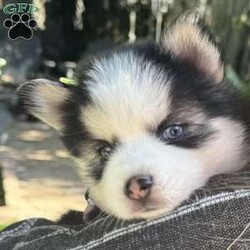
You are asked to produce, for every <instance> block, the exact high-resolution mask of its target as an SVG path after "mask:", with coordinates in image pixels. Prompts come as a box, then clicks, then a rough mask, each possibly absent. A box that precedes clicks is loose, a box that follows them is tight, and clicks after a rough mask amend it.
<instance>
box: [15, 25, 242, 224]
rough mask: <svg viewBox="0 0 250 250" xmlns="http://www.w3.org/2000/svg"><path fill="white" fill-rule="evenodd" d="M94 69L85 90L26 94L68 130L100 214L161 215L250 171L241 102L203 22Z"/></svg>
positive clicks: (46, 84)
mask: <svg viewBox="0 0 250 250" xmlns="http://www.w3.org/2000/svg"><path fill="white" fill-rule="evenodd" d="M86 65H87V67H85V68H82V69H81V70H80V74H79V78H78V85H77V86H74V87H65V86H62V85H60V84H59V83H55V82H51V81H48V80H41V79H40V80H34V81H31V82H28V83H26V84H24V85H22V86H21V87H20V90H19V91H20V96H21V98H22V99H23V101H24V103H25V104H26V106H27V108H28V109H29V111H30V112H31V113H32V114H34V115H35V116H37V117H38V118H40V119H41V120H43V121H45V122H46V123H48V124H49V125H51V126H52V127H54V128H55V129H56V130H58V131H59V133H60V135H61V137H62V140H63V142H64V143H65V145H66V147H67V149H68V150H69V152H70V153H71V154H72V156H73V158H74V160H75V161H76V163H77V164H78V166H79V168H80V170H81V173H82V177H83V180H84V183H85V184H86V186H87V187H88V188H89V190H90V195H91V197H92V199H93V200H94V201H95V202H96V204H97V205H98V206H99V207H100V208H101V209H103V210H105V211H106V212H108V213H111V214H113V215H115V216H117V217H119V218H122V219H133V218H152V217H157V216H159V215H161V214H162V213H165V212H168V211H170V210H172V209H174V208H175V207H176V206H178V205H179V204H180V203H181V202H182V201H184V200H185V199H187V198H188V197H189V196H190V194H191V193H192V192H193V191H194V190H195V189H197V188H199V187H201V186H202V185H204V184H205V182H206V181H207V180H208V178H209V177H211V176H212V175H215V174H219V173H222V172H226V171H231V170H234V169H236V168H237V167H240V166H242V165H243V164H244V162H245V160H244V157H243V154H242V152H243V142H244V125H243V124H242V123H241V121H240V117H239V115H238V109H237V105H236V103H237V100H236V98H235V95H234V93H233V92H232V91H231V90H229V89H228V86H227V85H226V84H225V83H224V82H223V81H222V80H223V79H222V78H223V67H222V64H221V61H220V55H219V53H218V50H217V49H216V47H215V46H214V45H213V44H212V43H211V42H209V40H208V38H207V36H206V35H204V34H202V32H201V30H200V29H199V27H198V26H197V25H196V24H192V23H190V22H186V23H184V22H179V23H177V24H175V25H174V26H173V27H172V28H170V29H169V30H168V31H167V32H166V33H165V34H164V35H163V37H162V42H161V44H160V45H155V44H139V45H133V46H127V47H123V48H121V49H118V50H116V51H114V52H110V53H108V54H104V55H99V56H98V57H95V58H93V59H92V60H91V61H90V62H89V63H88V64H86Z"/></svg>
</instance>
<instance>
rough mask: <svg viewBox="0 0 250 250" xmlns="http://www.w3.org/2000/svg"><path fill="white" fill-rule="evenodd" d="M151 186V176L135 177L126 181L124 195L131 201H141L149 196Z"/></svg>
mask: <svg viewBox="0 0 250 250" xmlns="http://www.w3.org/2000/svg"><path fill="white" fill-rule="evenodd" d="M152 186H153V177H152V176H150V175H149V176H135V177H132V178H130V179H129V180H128V182H127V184H126V186H125V194H126V195H127V196H128V198H129V199H131V200H143V199H145V198H147V197H148V196H149V194H150V190H151V187H152Z"/></svg>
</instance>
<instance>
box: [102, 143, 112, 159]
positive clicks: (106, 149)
mask: <svg viewBox="0 0 250 250" xmlns="http://www.w3.org/2000/svg"><path fill="white" fill-rule="evenodd" d="M111 152H112V147H111V146H103V147H101V148H100V149H99V154H100V156H101V157H102V159H103V160H108V159H109V156H110V154H111Z"/></svg>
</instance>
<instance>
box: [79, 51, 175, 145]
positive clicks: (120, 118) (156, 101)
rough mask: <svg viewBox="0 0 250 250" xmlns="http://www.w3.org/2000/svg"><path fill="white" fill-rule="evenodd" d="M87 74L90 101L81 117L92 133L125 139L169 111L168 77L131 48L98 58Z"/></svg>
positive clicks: (158, 120)
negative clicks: (92, 68) (130, 49)
mask: <svg viewBox="0 0 250 250" xmlns="http://www.w3.org/2000/svg"><path fill="white" fill-rule="evenodd" d="M88 75H89V78H90V79H91V80H89V81H88V82H87V83H86V85H87V88H88V92H89V94H90V98H91V100H92V102H91V104H90V105H89V106H87V107H84V108H83V109H82V114H81V117H82V121H83V123H84V124H85V126H86V127H87V129H88V130H89V131H90V133H92V134H93V135H94V137H97V138H102V139H104V140H108V141H111V140H112V138H113V137H117V138H119V139H121V140H122V138H126V139H128V138H129V137H133V136H135V135H138V133H143V132H145V130H146V129H148V128H149V127H152V128H154V127H157V126H158V124H159V123H160V122H161V121H162V120H163V119H164V118H165V117H166V116H167V115H168V113H169V112H170V110H169V106H170V97H169V85H170V84H171V79H170V78H169V77H168V76H167V75H166V72H165V71H164V70H163V69H162V68H161V67H159V65H155V64H154V63H152V62H151V61H148V60H145V59H144V58H143V57H138V56H136V55H135V54H134V52H133V51H127V52H120V53H117V54H114V55H112V56H110V57H108V58H101V59H100V60H98V61H96V62H95V66H94V71H90V72H89V73H88ZM111 117H112V119H111Z"/></svg>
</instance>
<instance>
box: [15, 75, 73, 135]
mask: <svg viewBox="0 0 250 250" xmlns="http://www.w3.org/2000/svg"><path fill="white" fill-rule="evenodd" d="M17 91H18V94H19V97H20V100H21V102H22V103H23V104H24V105H25V107H26V108H27V110H28V112H30V113H31V114H32V115H34V116H36V117H37V118H39V119H41V120H42V121H44V122H46V123H47V124H49V125H50V126H52V127H53V128H55V129H56V130H58V131H61V130H62V123H61V118H62V117H61V113H62V111H61V109H62V105H63V103H65V101H67V99H68V98H69V94H70V92H69V90H68V89H67V88H65V87H63V85H61V84H60V83H57V82H53V81H50V80H45V79H37V80H32V81H29V82H26V83H24V84H22V85H21V86H20V87H19V88H18V89H17Z"/></svg>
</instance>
